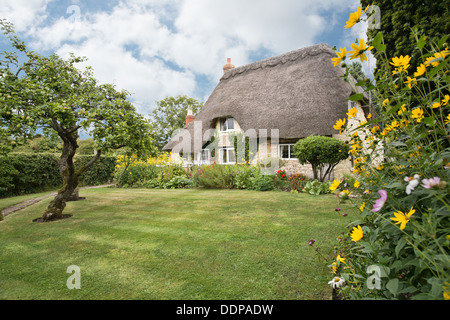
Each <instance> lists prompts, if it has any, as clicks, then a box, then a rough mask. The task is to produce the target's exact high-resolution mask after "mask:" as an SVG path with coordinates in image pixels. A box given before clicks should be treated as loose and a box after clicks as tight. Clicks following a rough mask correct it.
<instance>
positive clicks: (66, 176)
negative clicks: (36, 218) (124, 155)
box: [42, 124, 101, 222]
mask: <svg viewBox="0 0 450 320" xmlns="http://www.w3.org/2000/svg"><path fill="white" fill-rule="evenodd" d="M55 127H56V128H57V131H58V134H59V136H60V137H61V139H62V140H63V142H64V145H63V150H62V154H61V159H60V160H59V163H58V166H59V172H60V174H61V177H62V180H63V187H62V188H61V189H59V190H58V194H57V195H56V197H55V198H54V199H53V201H52V202H50V205H49V206H48V208H47V210H46V211H45V212H44V215H43V216H42V221H44V222H48V221H53V220H58V219H62V218H63V210H64V208H65V207H66V202H67V201H69V199H70V197H71V196H72V194H73V193H74V191H75V190H76V188H77V187H78V178H79V177H80V176H81V174H82V173H83V172H84V171H86V169H88V168H89V167H91V166H92V164H93V163H94V162H95V161H97V160H98V159H99V158H100V155H101V151H99V150H98V151H97V153H96V155H95V156H94V157H93V158H92V159H91V160H90V161H89V162H88V163H87V164H86V165H84V166H83V167H82V168H80V169H79V170H75V166H74V162H73V159H74V157H75V153H76V151H77V148H78V144H77V139H78V133H77V129H78V128H72V129H71V130H63V129H62V128H61V127H60V126H57V124H55Z"/></svg>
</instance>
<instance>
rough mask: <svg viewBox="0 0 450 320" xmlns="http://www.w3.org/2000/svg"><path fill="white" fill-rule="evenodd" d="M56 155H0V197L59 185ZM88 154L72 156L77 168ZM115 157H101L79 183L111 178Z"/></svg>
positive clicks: (99, 182)
mask: <svg viewBox="0 0 450 320" xmlns="http://www.w3.org/2000/svg"><path fill="white" fill-rule="evenodd" d="M59 158H60V155H59V154H48V153H34V154H32V153H13V154H9V155H7V156H1V157H0V177H1V178H0V198H4V197H9V196H16V195H21V194H27V193H36V192H42V191H47V190H52V189H57V188H59V187H61V185H62V181H61V176H60V174H59V169H58V160H59ZM91 158H92V156H86V155H80V156H76V158H75V166H76V167H79V166H81V165H82V164H84V163H86V162H87V161H89V159H91ZM115 161H116V157H114V156H103V157H101V158H100V159H99V160H98V161H97V162H96V163H94V165H93V166H92V167H91V169H90V170H88V171H86V172H85V173H84V174H83V176H82V177H81V179H80V186H87V185H100V184H104V183H107V182H108V181H111V180H112V174H113V173H114V167H115Z"/></svg>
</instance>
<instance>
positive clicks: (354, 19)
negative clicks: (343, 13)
mask: <svg viewBox="0 0 450 320" xmlns="http://www.w3.org/2000/svg"><path fill="white" fill-rule="evenodd" d="M368 8H369V6H367V8H366V10H364V11H362V5H360V6H359V7H358V9H357V10H356V11H355V12H353V13H350V18H349V19H348V21H347V24H346V25H345V28H346V29H350V28H351V27H353V26H354V25H355V24H356V23H358V22H359V19H361V16H362V14H363V13H364V12H366V11H367V9H368Z"/></svg>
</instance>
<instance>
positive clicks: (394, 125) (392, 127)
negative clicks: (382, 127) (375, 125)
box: [387, 120, 400, 131]
mask: <svg viewBox="0 0 450 320" xmlns="http://www.w3.org/2000/svg"><path fill="white" fill-rule="evenodd" d="M399 126H400V125H399V124H398V122H397V120H394V121H392V123H391V124H389V125H388V126H387V128H388V129H389V131H395V130H397V128H398V127H399Z"/></svg>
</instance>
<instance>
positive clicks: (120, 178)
mask: <svg viewBox="0 0 450 320" xmlns="http://www.w3.org/2000/svg"><path fill="white" fill-rule="evenodd" d="M129 165H130V160H129V159H128V157H127V165H126V166H125V168H124V169H123V171H122V172H121V173H120V176H119V179H117V182H116V186H117V187H119V188H120V181H121V180H122V177H123V175H124V173H125V171H127V169H128V167H129Z"/></svg>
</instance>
